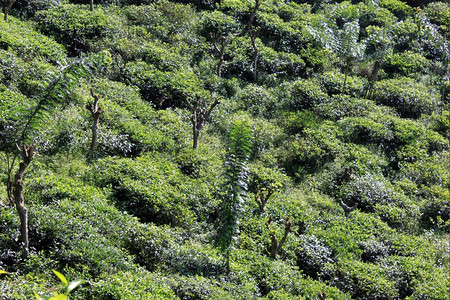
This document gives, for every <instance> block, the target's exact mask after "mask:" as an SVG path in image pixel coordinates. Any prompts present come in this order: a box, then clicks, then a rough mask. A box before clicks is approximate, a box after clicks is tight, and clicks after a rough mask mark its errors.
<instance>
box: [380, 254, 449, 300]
mask: <svg viewBox="0 0 450 300" xmlns="http://www.w3.org/2000/svg"><path fill="white" fill-rule="evenodd" d="M380 265H381V268H382V270H383V271H384V273H385V274H386V275H387V276H388V278H389V279H390V280H391V282H394V283H395V285H396V287H397V289H398V296H399V297H401V298H410V299H445V298H446V297H447V296H448V295H447V291H448V285H449V280H448V276H445V273H446V272H447V271H446V270H445V269H442V268H441V267H437V266H436V265H434V264H433V263H432V262H431V261H428V260H425V259H423V258H420V257H417V256H390V257H388V258H386V259H384V260H383V261H382V262H381V264H380ZM431 287H432V288H431Z"/></svg>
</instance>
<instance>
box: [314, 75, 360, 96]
mask: <svg viewBox="0 0 450 300" xmlns="http://www.w3.org/2000/svg"><path fill="white" fill-rule="evenodd" d="M344 80H345V74H342V73H339V72H335V71H328V72H324V73H323V74H322V75H321V76H320V77H319V81H320V83H321V85H322V86H323V87H324V88H325V90H326V91H327V93H328V95H330V96H331V95H336V94H341V93H345V94H349V95H351V96H354V97H360V96H362V95H363V94H364V91H365V90H366V88H367V84H368V82H367V80H366V79H365V78H361V77H356V76H347V81H346V83H345V91H342V86H343V83H344Z"/></svg>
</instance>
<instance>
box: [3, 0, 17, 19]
mask: <svg viewBox="0 0 450 300" xmlns="http://www.w3.org/2000/svg"><path fill="white" fill-rule="evenodd" d="M15 1H16V0H3V8H2V11H3V18H4V20H5V22H8V14H9V11H10V10H11V7H12V6H13V4H14V2H15Z"/></svg>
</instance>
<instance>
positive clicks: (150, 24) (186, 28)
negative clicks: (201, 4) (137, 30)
mask: <svg viewBox="0 0 450 300" xmlns="http://www.w3.org/2000/svg"><path fill="white" fill-rule="evenodd" d="M139 2H140V3H136V4H137V5H129V6H127V7H126V8H125V11H124V12H125V15H126V17H127V19H128V20H129V21H130V22H131V23H132V24H134V25H137V26H142V27H144V28H145V29H146V30H147V31H148V32H149V33H150V34H151V35H153V36H154V37H156V38H158V39H159V40H161V41H162V42H172V43H176V42H180V41H186V42H189V40H190V39H192V36H194V29H195V27H196V25H197V23H198V15H197V14H196V13H195V10H194V9H193V7H192V6H190V5H183V4H179V3H175V2H172V1H156V2H153V1H152V2H151V3H142V1H139ZM142 4H144V5H142ZM145 4H147V5H145ZM173 20H177V21H176V22H173Z"/></svg>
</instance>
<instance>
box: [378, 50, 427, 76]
mask: <svg viewBox="0 0 450 300" xmlns="http://www.w3.org/2000/svg"><path fill="white" fill-rule="evenodd" d="M430 66H431V65H430V62H429V61H428V59H427V58H425V57H424V56H423V55H422V54H421V53H416V52H413V51H410V50H407V51H404V52H400V53H393V54H391V55H389V57H388V59H387V61H386V62H385V63H384V64H383V70H384V71H385V72H387V73H389V74H398V75H401V76H409V75H411V74H413V73H418V72H424V71H427V69H428V68H429V67H430Z"/></svg>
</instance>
